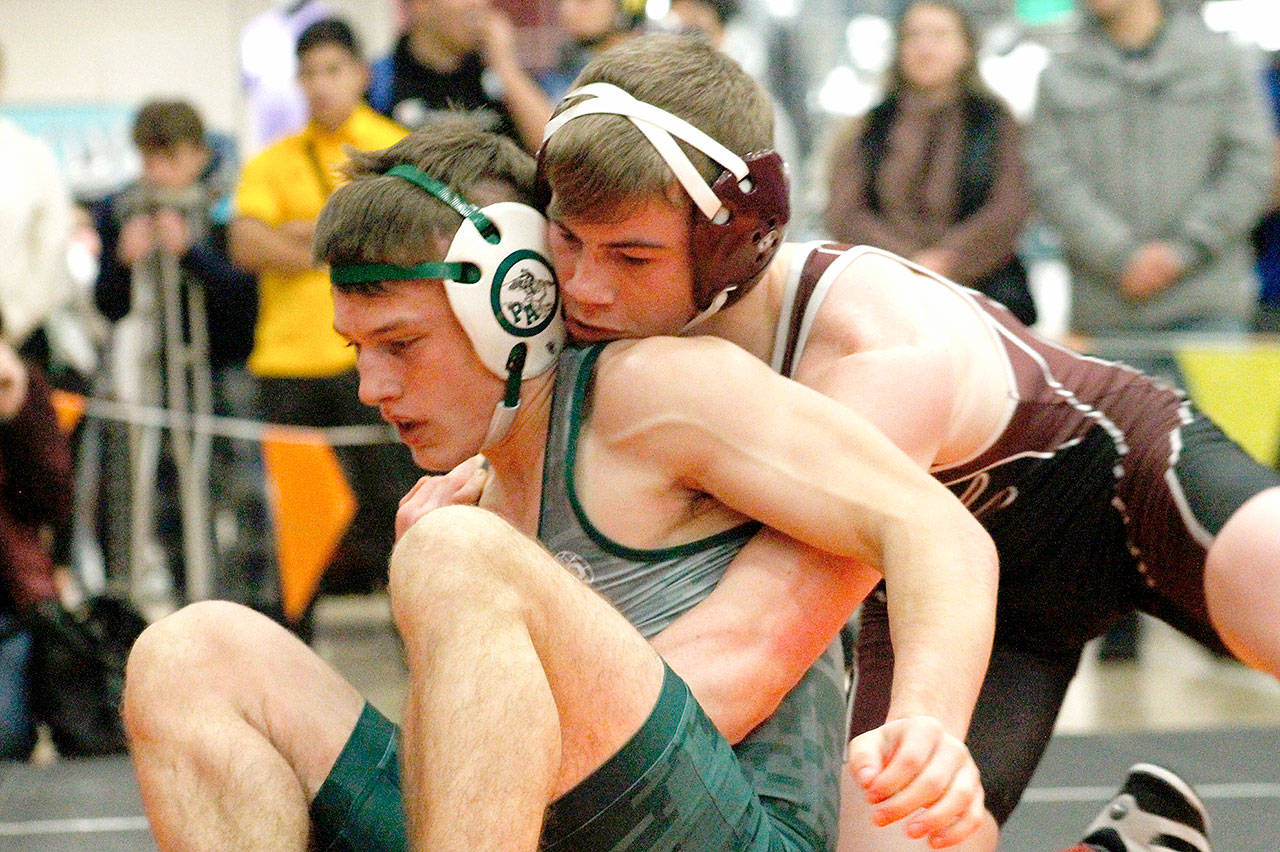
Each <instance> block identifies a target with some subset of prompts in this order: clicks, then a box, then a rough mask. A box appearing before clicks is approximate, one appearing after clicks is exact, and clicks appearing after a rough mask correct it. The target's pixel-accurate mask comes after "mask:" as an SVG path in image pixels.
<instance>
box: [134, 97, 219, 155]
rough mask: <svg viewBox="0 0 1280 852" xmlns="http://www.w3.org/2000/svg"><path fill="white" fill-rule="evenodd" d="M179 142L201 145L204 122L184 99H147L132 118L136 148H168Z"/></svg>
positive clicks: (140, 149)
mask: <svg viewBox="0 0 1280 852" xmlns="http://www.w3.org/2000/svg"><path fill="white" fill-rule="evenodd" d="M181 142H190V143H191V144H193V145H203V144H204V122H203V121H201V120H200V113H198V112H196V108H195V107H193V106H192V105H191V104H189V103H187V102H186V101H162V100H156V101H148V102H147V103H145V104H143V105H142V107H141V108H140V109H139V110H138V114H137V116H136V117H135V118H134V119H133V144H134V145H136V146H138V150H139V151H169V150H172V149H173V148H175V147H177V145H178V144H179V143H181Z"/></svg>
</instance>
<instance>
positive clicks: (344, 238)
mask: <svg viewBox="0 0 1280 852" xmlns="http://www.w3.org/2000/svg"><path fill="white" fill-rule="evenodd" d="M402 163H407V164H409V165H412V166H416V167H417V168H419V169H421V170H422V171H424V172H426V173H427V174H428V175H430V176H431V177H433V178H435V179H436V180H439V181H443V182H444V183H446V184H448V185H449V187H450V188H451V189H453V190H454V191H455V192H457V193H459V194H461V195H462V196H463V197H465V198H468V199H470V200H471V201H472V203H474V204H479V205H482V206H483V205H484V204H486V203H493V202H495V201H500V200H506V201H522V202H524V203H527V204H531V203H533V201H534V199H535V197H536V194H535V191H534V171H535V169H534V162H533V158H532V157H530V156H529V154H528V153H526V152H525V151H524V150H522V149H521V148H520V147H519V146H517V145H516V144H515V143H514V142H512V141H511V140H510V139H508V138H507V137H506V136H501V135H499V134H497V133H494V132H492V130H491V129H489V126H488V124H487V123H485V122H484V121H483V120H481V119H479V118H477V117H475V116H473V115H470V114H465V113H456V114H448V115H443V116H439V117H436V118H433V119H431V120H430V121H428V122H427V123H426V124H424V125H423V126H422V127H420V128H419V129H417V130H415V131H414V132H413V133H411V134H409V135H408V136H406V137H405V138H404V139H401V140H400V141H399V142H397V143H396V144H394V145H392V146H391V147H389V148H383V149H382V150H380V151H354V150H352V151H349V152H348V160H347V162H346V164H345V165H344V166H343V167H342V173H343V174H344V176H345V177H346V178H347V182H346V183H344V184H343V185H342V186H340V187H338V189H337V190H336V191H334V193H333V195H331V196H330V197H329V200H328V201H327V202H326V203H325V206H324V209H323V210H322V211H321V212H320V218H319V220H318V221H317V222H316V231H315V237H314V239H313V241H312V253H313V254H314V255H315V257H316V259H317V260H319V261H321V262H323V263H337V264H352V263H394V264H398V265H401V266H413V265H415V264H418V263H422V262H424V261H429V260H439V259H440V257H439V255H440V253H441V252H440V248H439V246H440V245H447V244H448V242H449V241H450V240H451V239H452V238H453V235H454V233H455V232H456V231H457V230H458V225H459V224H460V223H461V222H462V217H461V216H460V215H459V214H458V213H457V212H456V211H454V210H453V208H451V207H449V206H448V205H446V204H444V203H443V202H441V201H439V200H437V199H436V198H435V197H434V196H433V195H431V194H430V193H428V192H426V191H425V190H423V189H421V188H420V187H417V186H415V185H413V184H412V183H410V182H409V181H407V180H403V179H401V178H398V177H388V176H387V175H386V172H387V170H388V169H390V168H391V167H393V166H397V165H400V164H402ZM343 286H344V288H345V289H360V286H361V285H343ZM365 289H367V288H365Z"/></svg>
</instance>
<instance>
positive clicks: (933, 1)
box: [825, 0, 1036, 325]
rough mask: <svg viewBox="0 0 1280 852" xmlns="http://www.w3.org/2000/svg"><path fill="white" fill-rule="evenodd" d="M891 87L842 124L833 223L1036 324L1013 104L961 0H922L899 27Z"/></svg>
mask: <svg viewBox="0 0 1280 852" xmlns="http://www.w3.org/2000/svg"><path fill="white" fill-rule="evenodd" d="M896 34H897V47H896V50H895V52H894V57H893V62H892V64H891V66H890V68H889V81H888V88H887V93H886V95H885V97H884V100H882V101H881V102H880V103H879V104H878V105H877V106H875V107H873V108H872V109H871V111H870V112H869V113H868V114H867V115H866V117H865V118H859V119H853V120H851V121H849V122H847V123H846V124H845V125H844V126H843V127H841V128H840V129H838V130H837V131H836V134H835V136H834V140H833V144H832V150H831V154H830V161H829V163H828V168H829V172H828V176H829V186H830V194H829V197H828V201H827V208H826V216H825V224H826V228H827V230H828V232H829V233H830V235H831V236H832V237H833V238H835V239H837V240H839V241H841V242H847V243H854V244H867V245H872V246H876V247H878V248H883V249H888V250H889V251H892V252H894V253H896V254H900V255H902V256H903V257H906V258H908V259H910V260H913V261H915V262H916V263H919V264H920V265H921V266H925V267H928V268H929V269H931V270H933V271H934V272H937V273H940V274H942V275H944V276H946V277H948V278H950V279H952V280H954V281H956V282H958V283H960V284H964V285H965V286H968V287H973V288H974V289H976V290H979V291H981V292H983V293H985V294H987V295H988V296H991V297H992V298H994V299H996V300H998V301H1000V302H1003V303H1004V304H1005V305H1006V306H1007V307H1008V308H1009V309H1010V310H1011V311H1012V312H1013V313H1014V315H1015V316H1016V317H1018V319H1020V320H1022V321H1023V322H1024V323H1026V324H1028V325H1030V324H1031V323H1033V322H1034V321H1035V319H1036V309H1035V303H1034V302H1033V300H1032V298H1031V293H1030V290H1029V289H1028V288H1027V275H1026V270H1025V269H1024V268H1023V266H1022V263H1021V261H1020V260H1019V258H1018V256H1017V253H1016V251H1017V246H1018V239H1019V237H1020V236H1021V234H1022V229H1023V226H1024V224H1025V223H1026V221H1027V217H1028V215H1029V214H1030V211H1031V195H1030V189H1029V188H1028V185H1027V178H1026V166H1025V164H1024V162H1023V159H1022V154H1021V150H1020V141H1019V131H1018V127H1017V125H1016V123H1015V121H1014V118H1013V116H1012V114H1011V113H1010V112H1009V110H1008V108H1007V107H1005V105H1004V104H1002V103H1001V102H1000V101H999V100H998V99H997V98H996V97H995V96H994V95H992V94H991V93H990V92H989V91H988V90H987V89H986V87H985V86H984V85H983V83H982V80H981V78H980V77H979V75H978V66H977V50H978V41H977V36H976V33H975V31H974V29H973V23H972V21H971V20H970V18H969V17H968V15H967V14H966V13H965V11H964V10H963V8H961V7H960V6H959V5H957V4H956V3H955V2H953V0H915V2H911V3H908V4H906V6H905V7H904V9H903V12H902V14H901V15H900V16H899V18H898V20H897V25H896Z"/></svg>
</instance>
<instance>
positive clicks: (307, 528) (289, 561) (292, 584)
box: [262, 427, 356, 621]
mask: <svg viewBox="0 0 1280 852" xmlns="http://www.w3.org/2000/svg"><path fill="white" fill-rule="evenodd" d="M262 458H263V462H264V463H265V465H266V470H267V487H268V494H269V496H270V500H271V507H272V514H273V515H274V520H275V528H276V555H277V559H278V561H279V566H280V594H281V598H282V601H283V604H284V614H285V617H287V618H288V619H289V620H290V621H298V620H299V619H300V618H302V614H303V613H304V612H306V610H307V605H308V604H310V603H311V600H312V598H314V597H315V594H316V591H317V590H318V589H319V587H320V577H321V575H323V574H324V569H325V566H326V565H328V563H329V559H330V558H331V557H332V555H333V550H334V548H335V547H336V546H337V544H338V542H339V541H340V540H341V539H342V536H343V534H344V533H345V532H346V530H347V526H348V525H349V524H350V523H351V518H352V517H353V516H354V515H355V511H356V500H355V496H354V495H353V494H352V493H351V488H350V487H349V486H348V485H347V481H346V477H345V476H344V475H343V473H342V467H341V465H339V463H338V457H337V454H336V453H334V451H333V448H332V447H330V446H329V445H328V444H327V443H325V441H324V438H323V437H322V433H321V432H320V431H319V430H313V429H305V428H290V427H271V428H269V429H268V430H267V433H266V435H265V436H264V437H263V440H262Z"/></svg>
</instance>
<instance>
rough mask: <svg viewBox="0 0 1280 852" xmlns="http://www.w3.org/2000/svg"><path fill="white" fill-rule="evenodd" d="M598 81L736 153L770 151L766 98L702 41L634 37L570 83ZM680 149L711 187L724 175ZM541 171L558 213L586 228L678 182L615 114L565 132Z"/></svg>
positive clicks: (553, 142)
mask: <svg viewBox="0 0 1280 852" xmlns="http://www.w3.org/2000/svg"><path fill="white" fill-rule="evenodd" d="M594 82H604V83H612V84H613V85H615V86H617V87H619V88H621V89H623V90H625V91H627V92H628V93H630V94H631V95H633V96H634V97H636V98H638V99H639V100H642V101H645V102H647V103H650V104H653V105H654V106H656V107H660V108H662V109H664V110H666V111H667V112H670V113H672V114H674V115H676V116H678V117H679V118H682V119H684V120H685V121H687V122H689V123H690V124H692V125H693V126H694V127H697V128H698V129H699V130H701V131H702V132H703V133H706V134H707V135H708V136H710V137H711V138H713V139H715V140H716V141H717V142H719V143H720V144H721V145H724V146H725V147H726V148H728V149H729V150H730V151H733V152H734V153H736V154H748V153H751V152H754V151H761V150H764V149H767V148H772V147H773V105H772V103H771V101H770V100H769V96H768V95H767V94H765V92H764V89H762V88H761V87H760V85H759V84H758V83H757V82H756V81H755V80H754V79H753V78H752V77H751V76H750V75H749V74H747V72H746V71H744V70H742V68H741V67H740V66H739V65H738V64H737V63H736V62H734V61H733V60H732V59H730V58H728V57H727V56H725V55H724V54H723V53H721V52H720V51H718V50H716V49H715V48H713V47H711V46H710V45H709V44H707V43H706V42H705V41H704V40H703V39H699V38H693V37H690V36H683V35H673V34H669V33H654V34H650V35H644V36H639V37H637V38H632V39H628V40H627V41H624V42H622V43H620V44H618V45H616V46H614V47H611V48H609V49H608V50H605V51H603V52H601V53H600V54H599V55H598V56H597V57H596V58H594V59H593V60H592V61H591V62H589V63H588V64H587V66H586V67H585V68H584V69H583V70H582V73H581V74H579V75H578V79H577V80H575V81H574V85H575V86H582V85H585V84H587V83H594ZM567 103H570V104H571V103H572V101H568V102H567ZM565 106H566V102H562V103H561V106H560V109H563V108H564V107H565ZM680 145H681V147H682V148H683V149H684V151H685V153H686V154H688V155H689V158H690V160H691V161H692V162H693V164H694V166H696V167H697V169H698V171H699V172H700V173H701V174H702V176H703V177H704V178H705V179H707V180H708V181H712V180H714V179H715V178H716V177H718V176H719V174H720V172H721V171H722V170H723V166H722V165H719V164H717V163H714V162H712V161H711V160H710V159H709V158H708V157H706V156H705V155H703V154H702V153H701V152H700V151H697V150H696V149H694V148H692V147H690V146H689V145H687V144H685V143H684V142H681V143H680ZM542 168H543V174H544V176H545V177H546V179H547V181H548V182H549V183H550V184H551V186H552V188H553V189H554V190H555V195H556V210H557V211H558V212H560V213H563V214H566V215H572V216H575V217H582V218H585V219H588V220H591V219H595V220H600V219H603V218H607V217H614V216H616V215H617V214H618V212H619V211H620V210H621V211H624V212H625V211H626V210H627V209H629V208H631V207H632V206H634V205H635V204H638V203H640V202H641V201H644V200H646V199H648V198H652V197H654V196H657V195H663V194H666V193H667V192H668V190H669V189H670V188H671V186H672V184H673V182H674V180H675V178H674V176H673V174H672V173H671V170H670V168H668V166H667V164H666V162H665V161H664V160H663V159H662V156H661V155H660V154H658V152H657V151H656V150H655V149H654V148H653V146H652V145H651V144H650V143H649V141H648V140H647V139H646V138H645V137H644V135H643V134H641V133H640V131H639V130H638V129H636V127H635V126H634V125H633V124H632V123H631V121H630V119H628V118H625V117H623V116H617V115H588V116H584V117H582V118H578V119H574V120H573V121H570V122H569V123H568V124H566V125H564V126H563V127H562V128H560V130H559V131H557V132H556V134H555V135H554V136H552V137H551V139H550V140H548V142H547V144H546V146H545V148H544V150H543V152H542Z"/></svg>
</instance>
